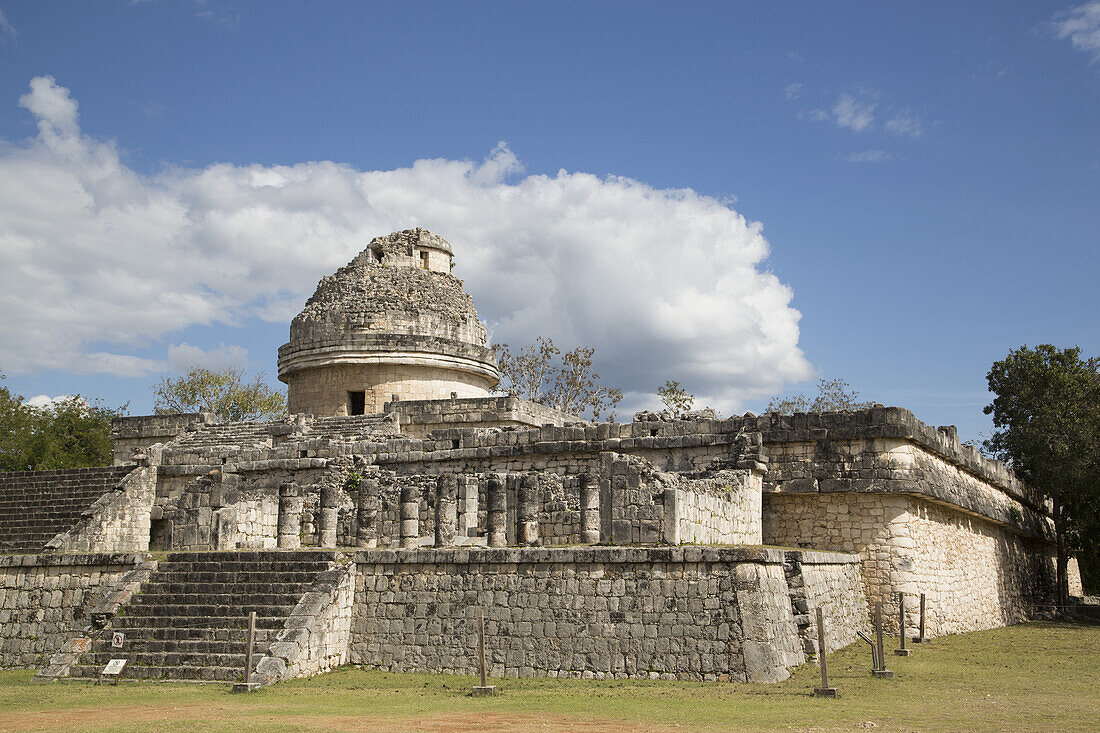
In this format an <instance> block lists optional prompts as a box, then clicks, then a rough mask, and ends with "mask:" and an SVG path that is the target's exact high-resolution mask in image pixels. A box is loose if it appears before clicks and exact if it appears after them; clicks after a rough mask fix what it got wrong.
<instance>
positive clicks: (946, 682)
mask: <svg viewBox="0 0 1100 733" xmlns="http://www.w3.org/2000/svg"><path fill="white" fill-rule="evenodd" d="M891 642H894V643H888V648H893V647H894V646H896V640H891ZM914 649H915V652H914V654H913V656H911V657H908V658H901V657H893V656H890V657H888V658H887V666H888V667H889V668H890V669H892V670H894V671H895V672H896V674H897V678H896V679H894V680H880V679H873V678H872V677H871V676H870V675H869V673H868V671H867V670H868V668H869V667H870V654H869V652H868V649H867V647H866V645H864V644H862V643H861V644H860V645H858V646H855V645H853V646H851V647H849V648H848V649H845V650H844V651H842V652H838V653H836V654H833V655H831V656H830V663H829V669H830V672H831V675H830V678H831V682H832V684H833V685H835V686H836V687H839V688H840V694H841V697H840V698H839V699H836V700H829V699H822V698H814V697H811V696H810V692H811V690H812V689H813V688H814V686H815V685H816V684H817V683H818V679H819V678H818V671H817V667H816V665H813V664H808V665H804V666H803V667H801V668H799V669H798V670H795V672H794V674H793V675H792V677H791V679H789V680H787V681H786V682H782V683H780V684H777V685H740V684H722V683H693V682H648V681H633V680H617V681H604V682H596V681H587V680H549V679H540V680H514V679H507V680H495V683H496V684H497V686H498V690H499V691H500V693H501V694H500V695H499V696H497V697H495V698H471V697H468V696H467V695H466V691H467V690H468V689H469V687H470V686H471V685H472V684H475V680H474V679H473V678H464V677H450V676H433V675H394V674H385V673H380V672H365V671H361V670H356V669H351V668H347V669H344V670H341V671H338V672H335V673H332V674H328V675H324V676H322V677H317V678H313V679H309V680H295V681H293V682H288V683H284V684H280V685H276V686H275V687H272V688H268V689H266V690H262V691H260V692H257V693H253V694H251V695H233V694H230V693H229V692H228V691H227V689H226V688H225V687H222V686H218V685H198V684H168V683H153V682H126V681H123V682H122V684H120V685H119V686H118V687H111V686H104V687H95V686H93V685H91V684H90V683H86V682H74V681H67V682H66V681H63V682H58V683H54V684H35V683H32V682H31V676H32V674H33V673H32V672H30V671H23V670H20V671H0V731H26V730H49V731H62V730H64V731H93V730H94V731H100V730H111V731H186V732H187V733H198V732H199V731H233V733H238V732H239V731H248V730H264V731H330V730H360V731H381V732H384V733H397V732H398V731H527V730H536V731H599V732H602V731H685V730H752V731H757V730H784V731H791V730H795V731H800V730H801V731H808V730H813V731H832V730H876V731H895V730H921V731H923V730H933V731H938V730H945V731H1003V730H1014V731H1015V730H1022V731H1097V730H1100V626H1075V625H1069V624H1053V623H1033V624H1025V625H1022V626H1014V627H1012V628H1007V629H996V630H993V631H985V632H979V633H974V634H967V635H964V636H953V637H945V638H941V639H936V640H934V641H933V642H931V643H929V644H924V645H914Z"/></svg>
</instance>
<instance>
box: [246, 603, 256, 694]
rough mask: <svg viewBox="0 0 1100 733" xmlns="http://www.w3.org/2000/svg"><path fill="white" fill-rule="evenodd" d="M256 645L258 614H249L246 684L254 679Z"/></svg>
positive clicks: (253, 612) (251, 612)
mask: <svg viewBox="0 0 1100 733" xmlns="http://www.w3.org/2000/svg"><path fill="white" fill-rule="evenodd" d="M255 643H256V612H255V611H250V612H249V614H248V648H247V649H245V651H244V683H245V684H246V685H247V684H248V682H249V679H250V678H251V677H252V646H253V645H254V644H255Z"/></svg>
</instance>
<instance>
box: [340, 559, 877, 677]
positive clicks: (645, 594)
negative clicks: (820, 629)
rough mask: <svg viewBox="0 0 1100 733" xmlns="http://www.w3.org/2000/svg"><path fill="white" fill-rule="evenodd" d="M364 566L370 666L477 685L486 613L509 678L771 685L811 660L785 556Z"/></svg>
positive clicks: (355, 637) (362, 623)
mask: <svg viewBox="0 0 1100 733" xmlns="http://www.w3.org/2000/svg"><path fill="white" fill-rule="evenodd" d="M355 560H356V563H357V564H358V566H359V572H358V577H357V579H356V603H355V617H354V619H353V622H352V631H351V661H352V662H353V663H357V664H362V665H364V666H367V667H371V668H376V669H385V670H390V671H398V672H442V673H451V674H474V673H475V672H476V669H477V666H476V664H477V663H476V659H477V627H476V622H477V613H478V609H479V608H480V609H482V610H483V611H484V613H485V624H486V633H487V636H488V641H487V646H488V651H487V654H488V657H489V664H490V666H491V673H492V675H493V676H497V677H547V676H550V677H586V678H597V679H602V678H611V677H632V678H652V679H700V680H732V681H759V682H764V681H777V680H781V679H785V678H786V677H787V676H788V674H789V672H788V669H789V668H790V667H792V666H794V665H797V664H799V663H801V662H802V661H804V659H805V657H804V654H803V651H802V645H801V641H800V639H799V635H798V631H797V629H796V627H795V624H794V620H793V615H792V612H791V604H790V599H789V594H788V586H787V581H786V577H785V575H784V572H783V553H782V551H778V550H767V549H754V548H692V547H683V548H668V547H653V548H597V547H589V548H543V549H530V548H525V549H518V548H515V549H457V550H428V549H421V550H417V551H415V552H412V551H407V550H405V551H401V550H367V551H361V552H357V553H356V556H355ZM849 593H851V594H852V595H857V594H858V587H851V588H849Z"/></svg>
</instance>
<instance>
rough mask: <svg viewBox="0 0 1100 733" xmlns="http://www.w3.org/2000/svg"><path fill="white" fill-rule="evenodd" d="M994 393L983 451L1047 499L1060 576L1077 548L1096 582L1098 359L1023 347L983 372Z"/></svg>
mask: <svg viewBox="0 0 1100 733" xmlns="http://www.w3.org/2000/svg"><path fill="white" fill-rule="evenodd" d="M986 379H987V381H988V383H989V391H990V392H992V393H993V394H995V395H996V397H995V398H994V400H993V403H992V404H990V405H987V406H986V408H985V413H986V414H987V415H992V417H993V426H994V430H993V434H992V437H990V439H989V440H987V441H986V442H985V447H986V449H987V450H988V451H989V452H990V453H991V454H992V455H994V456H995V457H997V458H1000V459H1002V460H1004V461H1005V462H1007V463H1008V464H1009V465H1011V467H1012V468H1013V470H1014V471H1015V472H1016V474H1017V475H1018V476H1020V478H1022V479H1023V480H1024V481H1026V482H1027V483H1029V484H1031V486H1033V487H1034V488H1036V489H1037V490H1039V491H1041V492H1042V493H1043V494H1044V495H1045V496H1046V497H1048V498H1049V499H1050V500H1051V504H1052V507H1053V518H1054V524H1055V531H1056V535H1057V541H1058V581H1059V589H1060V594H1061V595H1062V597H1063V599H1064V597H1065V595H1066V580H1067V578H1066V561H1067V556H1068V554H1069V553H1070V552H1077V553H1078V558H1079V560H1080V563H1081V571H1082V575H1083V576H1084V579H1085V582H1086V583H1087V584H1089V585H1090V586H1091V587H1093V588H1095V587H1096V585H1097V581H1100V577H1098V576H1100V359H1097V358H1095V357H1094V358H1088V359H1083V358H1081V350H1080V349H1079V348H1078V347H1072V348H1068V349H1059V348H1057V347H1055V346H1052V345H1050V344H1042V345H1040V346H1036V347H1034V348H1029V347H1027V346H1021V347H1020V348H1019V349H1016V350H1014V351H1011V352H1009V354H1008V356H1007V357H1005V358H1004V359H1002V360H1001V361H998V362H995V363H994V364H993V367H992V368H991V369H990V370H989V374H988V375H987V376H986Z"/></svg>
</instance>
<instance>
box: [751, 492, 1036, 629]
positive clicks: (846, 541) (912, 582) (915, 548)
mask: <svg viewBox="0 0 1100 733" xmlns="http://www.w3.org/2000/svg"><path fill="white" fill-rule="evenodd" d="M764 541H765V542H766V543H768V544H778V545H786V546H795V547H807V548H811V547H812V548H822V549H833V550H840V551H843V552H853V553H857V554H858V555H859V556H860V558H861V559H862V560H863V574H864V583H865V586H864V590H865V593H866V595H867V598H868V600H869V601H870V602H872V603H873V602H874V601H875V600H876V599H882V600H883V602H884V608H885V609H886V611H887V612H888V613H887V623H888V626H889V627H890V628H892V629H893V630H894V631H893V633H896V629H897V621H896V609H897V598H896V593H897V592H904V593H907V594H910V600H909V602H908V608H907V611H908V613H907V625H908V626H909V627H910V630H911V631H912V630H915V629H916V628H917V625H918V623H919V618H918V613H919V611H918V609H917V605H916V602H915V600H914V599H915V598H916V597H918V596H919V594H920V593H925V594H926V596H927V599H928V609H929V610H928V618H927V620H926V633H928V634H929V635H931V636H937V635H942V634H949V633H960V632H964V631H976V630H979V629H988V628H994V627H997V626H1003V625H1005V624H1007V623H1016V622H1019V621H1022V620H1025V619H1026V618H1028V617H1029V615H1031V614H1035V613H1038V612H1041V608H1039V607H1038V606H1041V604H1042V603H1043V602H1044V601H1045V600H1049V593H1050V592H1051V591H1052V590H1053V588H1054V585H1053V582H1054V581H1053V572H1054V566H1053V556H1052V555H1051V554H1050V552H1049V548H1047V547H1046V546H1045V543H1043V542H1042V541H1040V540H1036V539H1033V538H1028V537H1027V536H1026V535H1022V534H1019V533H1017V532H1013V531H1010V530H1009V529H1008V528H1006V527H1003V526H1000V525H997V524H995V523H993V522H990V521H988V520H985V519H982V518H980V517H978V516H975V515H972V514H968V513H964V512H961V511H959V510H957V509H954V508H951V507H949V506H946V505H939V504H935V503H933V502H929V501H927V500H924V499H921V498H917V497H912V496H906V495H884V494H874V493H867V494H854V493H824V494H823V493H799V494H765V495H764Z"/></svg>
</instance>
